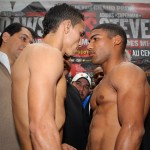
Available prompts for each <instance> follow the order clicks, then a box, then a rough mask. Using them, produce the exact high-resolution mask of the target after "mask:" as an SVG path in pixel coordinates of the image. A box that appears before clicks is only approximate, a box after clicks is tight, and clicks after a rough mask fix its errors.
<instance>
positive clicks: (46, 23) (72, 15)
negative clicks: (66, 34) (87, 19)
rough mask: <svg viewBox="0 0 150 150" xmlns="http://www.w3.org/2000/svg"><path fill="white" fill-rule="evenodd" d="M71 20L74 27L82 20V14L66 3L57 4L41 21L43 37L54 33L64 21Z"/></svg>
mask: <svg viewBox="0 0 150 150" xmlns="http://www.w3.org/2000/svg"><path fill="white" fill-rule="evenodd" d="M67 19H69V20H71V23H72V25H73V26H74V25H76V24H78V23H80V22H81V20H84V16H83V14H82V13H81V12H80V11H79V10H78V9H76V8H74V7H73V6H71V5H68V4H66V3H62V4H57V5H55V6H54V7H52V8H50V10H49V11H48V12H47V13H46V15H45V17H44V20H43V22H42V23H43V37H45V36H46V35H47V34H48V33H49V32H50V31H52V32H55V31H56V30H57V28H58V26H59V25H60V23H61V22H62V21H64V20H67Z"/></svg>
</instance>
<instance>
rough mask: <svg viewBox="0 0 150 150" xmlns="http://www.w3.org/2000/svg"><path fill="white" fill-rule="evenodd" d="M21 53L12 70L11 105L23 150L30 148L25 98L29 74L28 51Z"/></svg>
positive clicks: (29, 149) (26, 99)
mask: <svg viewBox="0 0 150 150" xmlns="http://www.w3.org/2000/svg"><path fill="white" fill-rule="evenodd" d="M22 53H23V54H21V56H20V57H19V58H18V60H17V61H16V63H15V64H14V67H13V71H12V81H13V82H12V83H13V84H12V98H13V99H12V107H13V114H14V119H15V125H16V129H17V133H18V135H19V140H20V143H21V147H22V148H23V149H25V150H31V149H32V146H31V141H30V132H29V118H28V98H27V97H28V95H27V93H28V84H29V76H30V73H29V67H28V64H27V53H28V51H23V52H22Z"/></svg>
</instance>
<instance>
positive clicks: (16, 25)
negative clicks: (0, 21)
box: [0, 22, 38, 46]
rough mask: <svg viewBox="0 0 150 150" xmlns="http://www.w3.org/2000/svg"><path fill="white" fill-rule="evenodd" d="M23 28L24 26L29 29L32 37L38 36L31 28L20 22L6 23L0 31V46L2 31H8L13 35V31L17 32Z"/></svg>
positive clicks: (0, 43)
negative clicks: (0, 32)
mask: <svg viewBox="0 0 150 150" xmlns="http://www.w3.org/2000/svg"><path fill="white" fill-rule="evenodd" d="M22 27H23V28H26V29H27V30H29V31H30V33H31V34H32V37H33V39H34V38H36V37H38V36H37V34H36V33H35V32H34V30H33V29H31V28H29V27H26V26H23V25H22V24H20V23H17V22H16V23H12V24H10V25H8V26H7V27H6V28H5V29H4V31H3V32H2V34H1V36H0V46H1V45H2V42H3V39H2V36H3V33H4V32H8V33H9V34H10V36H12V35H14V34H15V33H18V32H20V31H21V29H22Z"/></svg>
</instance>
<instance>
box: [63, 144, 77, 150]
mask: <svg viewBox="0 0 150 150" xmlns="http://www.w3.org/2000/svg"><path fill="white" fill-rule="evenodd" d="M62 148H63V150H77V149H76V148H74V147H73V146H71V145H68V144H66V143H63V144H62Z"/></svg>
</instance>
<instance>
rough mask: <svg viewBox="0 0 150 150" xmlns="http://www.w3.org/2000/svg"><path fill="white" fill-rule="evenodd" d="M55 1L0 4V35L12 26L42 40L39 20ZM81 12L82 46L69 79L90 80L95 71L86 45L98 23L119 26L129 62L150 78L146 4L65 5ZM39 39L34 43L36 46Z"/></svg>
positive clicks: (149, 19)
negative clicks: (18, 25)
mask: <svg viewBox="0 0 150 150" xmlns="http://www.w3.org/2000/svg"><path fill="white" fill-rule="evenodd" d="M57 3H62V2H59V1H55V2H54V1H53V2H51V1H45V0H42V1H31V2H26V1H24V2H22V1H21V2H15V0H13V1H10V2H5V1H0V32H2V31H3V29H4V28H5V27H6V26H8V25H9V24H11V23H13V22H19V23H21V24H23V25H25V26H28V27H31V28H32V29H33V30H35V31H36V33H37V34H38V35H39V36H42V20H43V16H44V15H45V13H46V12H47V11H48V10H49V9H50V8H51V7H52V6H54V5H55V4H57ZM66 3H68V4H71V5H73V6H75V7H76V8H78V9H80V10H82V13H83V14H84V16H85V30H86V32H85V36H84V38H83V39H82V44H83V46H82V47H81V48H80V49H79V50H78V51H77V53H76V54H75V55H74V57H73V58H72V63H73V64H72V69H71V72H70V76H73V75H75V74H76V73H78V72H87V73H88V74H89V75H90V76H91V77H92V71H93V69H94V68H95V66H94V65H92V63H91V59H90V57H89V55H88V51H87V45H88V38H89V35H90V30H91V29H92V28H93V27H94V26H96V25H98V24H101V23H109V22H111V23H115V24H119V25H121V26H122V27H123V28H124V30H125V31H126V34H127V37H128V43H127V48H126V49H127V50H128V52H129V53H130V55H131V61H132V62H133V63H134V64H136V65H138V66H140V67H141V68H142V69H143V70H144V71H145V72H146V74H147V75H150V9H149V8H150V4H146V3H112V2H111V3H109V2H80V3H79V2H67V1H66ZM39 40H40V39H37V42H38V41H39Z"/></svg>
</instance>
